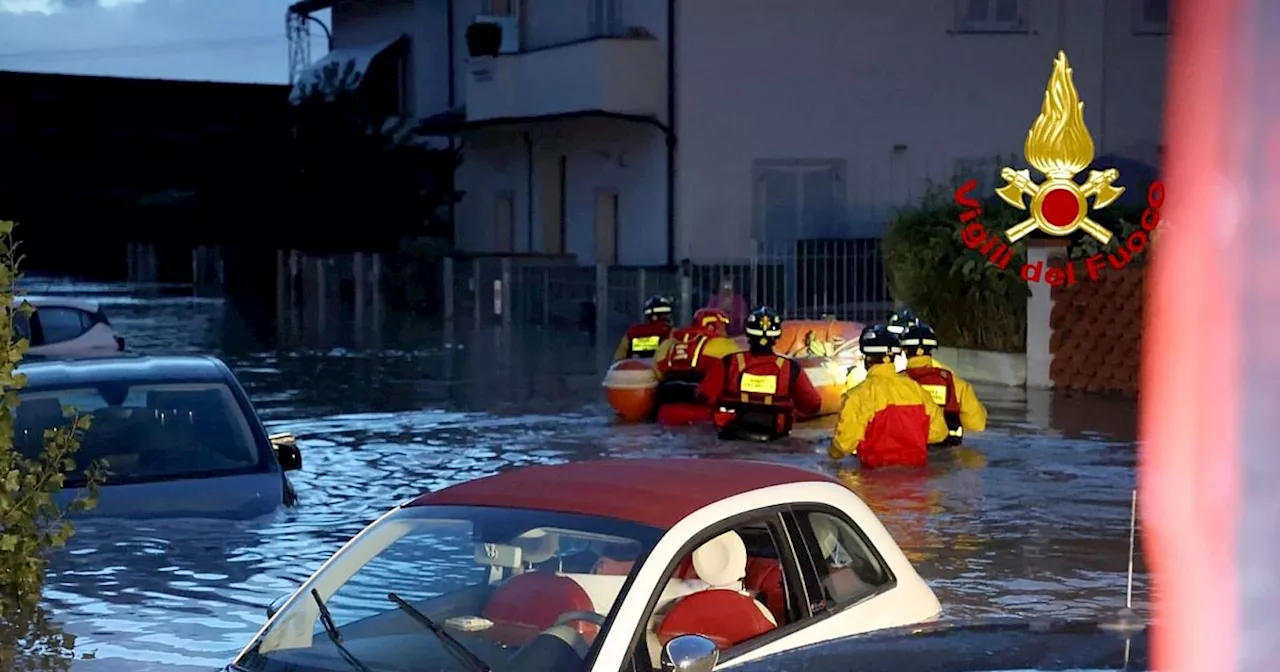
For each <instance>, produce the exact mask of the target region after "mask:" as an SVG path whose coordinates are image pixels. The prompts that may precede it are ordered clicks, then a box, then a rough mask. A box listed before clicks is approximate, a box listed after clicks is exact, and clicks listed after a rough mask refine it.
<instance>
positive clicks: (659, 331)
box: [613, 296, 675, 362]
mask: <svg viewBox="0 0 1280 672" xmlns="http://www.w3.org/2000/svg"><path fill="white" fill-rule="evenodd" d="M674 307H675V302H674V301H672V300H671V299H669V298H667V297H665V296H651V297H649V300H648V301H645V302H644V311H643V312H644V321H643V322H637V323H635V324H633V325H631V326H630V327H627V333H625V334H623V335H622V341H621V342H620V343H618V349H617V350H615V351H614V353H613V361H614V362H618V361H621V360H624V359H633V358H643V357H652V356H653V353H655V352H657V350H658V346H659V345H661V344H662V342H663V341H665V340H667V337H669V336H671V329H672V324H671V313H672V312H673V309H674Z"/></svg>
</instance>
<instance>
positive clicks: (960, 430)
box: [899, 322, 987, 446]
mask: <svg viewBox="0 0 1280 672" xmlns="http://www.w3.org/2000/svg"><path fill="white" fill-rule="evenodd" d="M899 340H900V341H901V343H902V350H903V351H904V352H905V353H906V355H907V369H906V371H903V373H905V374H906V375H907V376H909V377H910V378H911V379H912V380H914V381H916V382H917V383H919V384H920V387H923V388H924V389H925V391H926V392H928V393H929V394H930V395H931V396H932V397H933V401H934V403H936V404H937V405H938V406H940V407H941V408H942V417H943V418H945V419H946V421H947V438H946V439H944V440H943V441H942V443H941V444H939V445H943V446H958V445H960V443H961V442H962V441H963V440H964V432H965V430H966V429H967V430H969V431H971V432H981V431H983V430H985V429H986V428H987V409H986V407H985V406H983V405H982V402H981V401H978V395H977V394H976V393H975V392H974V391H973V386H972V385H970V384H969V382H968V381H966V380H965V379H963V378H961V377H960V376H957V375H956V374H955V372H953V371H952V370H951V369H949V368H947V366H946V365H945V364H943V363H942V362H939V361H938V360H936V359H934V358H933V349H934V348H936V347H938V335H937V334H936V333H934V331H933V327H930V326H929V325H927V324H925V323H923V322H917V323H916V324H914V325H912V326H910V327H908V328H907V330H906V332H905V333H903V334H902V337H901V339H899Z"/></svg>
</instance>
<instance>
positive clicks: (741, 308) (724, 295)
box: [706, 275, 748, 336]
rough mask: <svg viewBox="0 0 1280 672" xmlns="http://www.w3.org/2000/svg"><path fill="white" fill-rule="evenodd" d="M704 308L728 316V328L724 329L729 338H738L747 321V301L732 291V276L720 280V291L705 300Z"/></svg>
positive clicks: (734, 290)
mask: <svg viewBox="0 0 1280 672" xmlns="http://www.w3.org/2000/svg"><path fill="white" fill-rule="evenodd" d="M706 307H707V308H711V309H714V310H719V311H721V312H723V313H724V314H725V315H727V316H729V326H728V327H727V329H726V332H727V333H728V335H729V336H738V335H739V334H741V333H742V329H743V324H744V323H745V322H746V319H747V310H748V306H747V299H746V297H744V296H743V295H741V294H739V293H738V291H737V290H736V289H734V287H733V277H732V276H729V275H725V276H724V277H723V278H722V279H721V280H720V291H719V292H718V293H716V294H714V295H712V296H711V298H710V299H708V300H707V305H706Z"/></svg>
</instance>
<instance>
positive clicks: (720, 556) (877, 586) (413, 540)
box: [226, 459, 941, 672]
mask: <svg viewBox="0 0 1280 672" xmlns="http://www.w3.org/2000/svg"><path fill="white" fill-rule="evenodd" d="M269 612H271V613H273V615H272V616H271V618H269V620H268V622H267V624H266V625H265V626H264V627H263V628H262V630H261V631H260V632H259V633H258V634H257V636H255V637H254V639H253V641H252V642H251V643H250V644H249V645H248V646H247V647H246V648H245V649H244V650H243V651H242V652H241V653H240V655H239V656H238V657H237V658H236V661H235V662H234V663H232V664H230V665H228V666H227V668H226V669H227V670H232V671H236V672H242V671H243V670H251V671H252V672H283V671H284V670H289V671H291V672H319V671H326V672H328V671H332V670H345V669H351V670H366V671H370V672H380V671H390V670H462V671H467V672H481V671H484V670H512V671H522V670H523V671H528V672H534V671H543V670H545V671H546V672H561V671H564V670H603V671H607V672H618V671H619V670H627V671H645V672H647V671H648V670H656V669H660V661H661V659H662V657H663V656H664V655H665V656H667V657H672V656H674V657H675V658H677V660H676V661H674V662H676V663H677V664H679V665H682V667H680V669H689V670H697V669H705V670H710V669H713V668H714V669H725V668H729V667H732V666H735V665H738V664H741V663H745V662H747V661H750V660H755V659H758V658H762V657H764V656H768V655H770V654H773V653H777V652H781V651H786V650H791V649H795V648H797V647H802V646H805V645H808V644H813V643H817V642H823V641H827V640H832V639H836V638H839V637H843V636H845V635H850V634H855V633H860V632H868V631H873V630H878V629H881V628H890V627H895V626H903V625H910V624H914V623H921V622H925V621H931V620H934V619H936V618H937V617H938V615H939V613H940V612H941V605H940V604H939V603H938V600H937V598H936V597H935V596H934V594H933V591H932V590H931V589H930V588H929V586H928V585H927V584H926V583H925V582H924V581H923V580H922V579H921V578H920V576H919V575H918V574H917V573H916V571H915V569H913V568H912V566H911V564H910V562H908V560H907V558H906V557H905V556H904V555H903V553H902V551H901V550H900V549H899V548H898V546H897V544H896V543H894V540H893V538H892V537H890V535H889V533H888V532H887V531H886V530H885V528H884V526H883V525H881V523H880V522H879V520H877V518H876V517H875V515H874V514H873V513H872V512H871V510H870V509H868V508H867V506H866V505H865V504H863V502H862V501H861V500H860V499H858V497H857V496H856V495H855V494H854V493H853V492H851V491H850V490H849V489H848V488H847V487H846V486H844V485H843V484H841V483H840V482H839V481H837V480H835V479H833V478H830V477H828V476H826V475H824V474H820V473H815V472H811V471H807V470H803V469H798V468H793V467H787V466H781V465H776V464H766V463H758V462H744V461H732V460H697V459H637V460H602V461H589V462H576V463H570V464H563V465H555V466H536V467H528V468H523V469H518V470H514V471H509V472H505V473H502V474H499V475H495V476H490V477H487V478H481V479H478V480H475V481H471V482H467V483H462V484H459V485H454V486H451V487H447V488H444V489H442V490H440V491H438V492H433V493H429V494H425V495H422V496H421V497H418V498H416V499H413V500H411V501H409V502H406V503H405V504H403V505H401V506H399V507H396V508H395V509H393V510H392V511H390V512H389V513H387V514H386V515H384V516H382V517H381V518H379V519H378V520H376V521H375V522H373V523H372V524H370V525H369V526H368V527H367V528H365V529H364V530H363V531H361V532H360V533H359V534H357V535H356V536H355V537H354V538H352V539H351V540H350V541H349V542H348V543H347V544H346V545H345V546H343V547H342V548H341V549H340V550H339V551H338V552H337V553H336V554H335V555H334V556H333V557H332V558H330V559H329V560H328V561H327V562H325V564H324V565H322V566H321V567H320V569H319V570H317V571H316V573H315V574H314V575H313V576H312V577H311V578H310V579H308V580H307V581H306V583H304V584H303V585H302V587H301V588H299V589H298V590H297V591H296V592H295V593H293V595H292V596H290V597H289V598H288V599H287V600H285V601H284V602H283V604H282V605H281V606H280V608H279V609H278V610H276V609H274V608H272V609H269ZM672 640H675V641H674V643H672ZM669 644H670V645H669Z"/></svg>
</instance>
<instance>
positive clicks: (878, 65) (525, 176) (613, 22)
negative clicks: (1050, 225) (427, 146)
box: [300, 0, 1169, 265]
mask: <svg viewBox="0 0 1280 672" xmlns="http://www.w3.org/2000/svg"><path fill="white" fill-rule="evenodd" d="M1168 4H1169V3H1168V0H897V1H895V2H888V1H886V0H789V1H786V2H784V1H783V0H366V1H347V2H338V3H334V2H331V1H325V0H306V2H305V3H300V5H306V7H304V9H307V10H312V9H317V8H320V7H324V6H332V17H333V19H332V22H333V26H332V28H333V42H334V51H333V52H331V53H330V55H329V56H327V57H325V59H324V60H327V61H330V62H331V61H334V60H348V61H353V62H355V63H356V66H355V67H356V68H357V69H369V70H372V69H374V68H378V67H382V66H380V65H379V63H383V62H385V63H391V64H393V65H394V67H392V68H390V69H389V70H388V71H389V72H394V73H395V77H394V78H389V77H386V76H381V77H378V78H376V79H377V80H382V81H386V80H388V79H394V80H395V81H396V84H394V85H385V84H384V85H381V86H382V87H383V90H384V97H391V98H394V102H393V103H389V104H392V105H394V106H395V108H396V109H399V110H401V112H402V113H404V114H408V115H412V116H413V117H415V118H417V119H421V120H424V121H426V122H427V123H426V124H425V125H426V126H427V127H429V128H431V129H434V132H435V133H438V134H452V135H453V137H455V138H457V139H458V140H460V141H461V142H463V143H464V145H465V147H466V158H465V161H464V163H463V165H462V167H461V168H460V169H459V174H458V183H459V188H460V189H463V190H465V191H466V192H467V196H466V198H465V199H464V201H463V202H462V203H461V204H460V205H459V207H458V209H457V226H456V238H457V244H458V246H459V247H460V248H461V249H464V250H473V251H494V252H507V251H510V252H528V251H532V252H553V253H559V252H567V253H571V254H574V255H576V256H577V258H578V260H579V262H580V263H583V264H592V263H597V262H606V263H620V264H626V265H649V264H666V263H668V262H671V261H678V260H680V259H684V258H689V259H692V260H693V261H695V262H698V261H707V262H711V261H718V260H729V259H735V258H742V257H745V256H749V255H751V254H752V253H754V252H756V251H757V250H758V249H759V248H760V247H761V246H762V245H764V246H778V245H782V246H785V245H790V244H792V243H793V242H794V241H798V240H811V239H833V238H874V237H877V236H879V235H880V234H881V233H882V232H883V229H884V225H885V222H886V221H887V220H888V218H889V217H890V216H891V214H892V212H893V210H894V209H895V208H897V207H900V206H902V205H905V204H909V203H911V202H912V201H913V199H915V198H918V197H919V195H920V194H921V192H922V190H923V189H924V188H925V187H926V186H927V185H928V184H929V182H930V181H933V182H944V183H945V182H947V181H948V180H950V179H951V178H952V177H953V176H954V175H955V174H957V173H964V174H971V175H974V176H978V177H980V178H982V179H983V180H984V181H986V182H987V183H989V184H990V186H995V184H994V174H995V172H996V170H997V168H998V166H997V164H996V157H997V156H999V155H1002V156H1004V157H1006V158H1008V157H1010V156H1015V157H1017V158H1016V160H1017V161H1019V162H1020V161H1021V153H1022V143H1023V140H1024V138H1025V135H1026V132H1027V129H1028V127H1029V126H1030V124H1031V122H1032V121H1033V120H1034V118H1035V116H1036V114H1037V113H1038V111H1039V106H1040V103H1041V99H1042V96H1043V91H1044V88H1045V84H1046V82H1047V80H1048V77H1049V74H1050V72H1051V69H1052V62H1053V58H1054V55H1055V53H1056V52H1057V51H1058V50H1059V49H1064V50H1065V51H1066V52H1067V54H1068V56H1069V57H1070V59H1071V65H1072V67H1073V68H1074V71H1075V82H1076V86H1077V88H1078V89H1079V91H1080V95H1081V97H1082V98H1083V100H1084V101H1085V113H1086V121H1087V123H1088V124H1089V127H1090V129H1091V131H1092V133H1093V138H1094V142H1095V145H1096V148H1097V154H1098V155H1099V156H1104V155H1106V156H1116V157H1123V158H1124V159H1127V160H1130V161H1132V162H1138V163H1141V164H1145V165H1147V166H1150V165H1154V164H1156V163H1157V162H1158V159H1159V154H1160V144H1159V143H1160V142H1161V140H1160V138H1161V128H1160V124H1161V112H1162V107H1163V97H1164V71H1165V58H1166V52H1167V32H1168V30H1167V29H1168ZM474 21H483V22H495V23H499V24H501V25H503V26H504V28H505V30H504V37H503V44H502V52H503V53H500V54H499V55H497V56H492V57H482V58H471V57H470V56H469V52H468V47H467V41H466V39H465V34H466V31H467V27H468V26H469V25H470V24H472V23H473V22H474ZM370 81H374V78H371V80H370ZM451 110H452V111H453V112H452V114H450V113H449V112H450V111H451ZM1124 178H1125V173H1124V171H1122V175H1121V182H1122V183H1123V182H1124Z"/></svg>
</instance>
